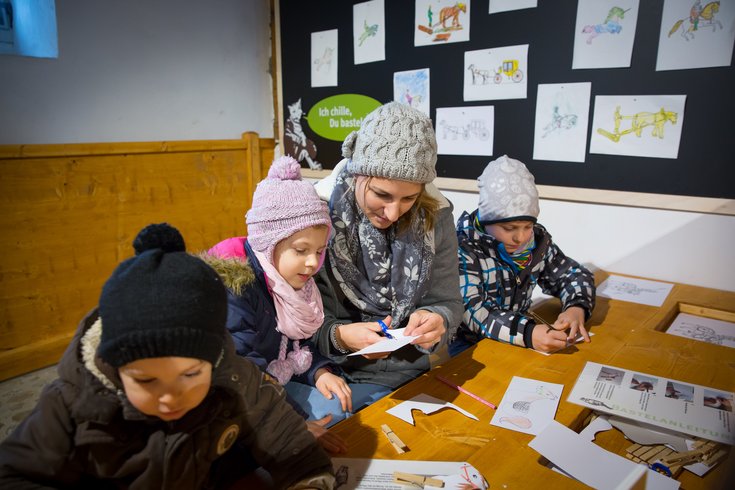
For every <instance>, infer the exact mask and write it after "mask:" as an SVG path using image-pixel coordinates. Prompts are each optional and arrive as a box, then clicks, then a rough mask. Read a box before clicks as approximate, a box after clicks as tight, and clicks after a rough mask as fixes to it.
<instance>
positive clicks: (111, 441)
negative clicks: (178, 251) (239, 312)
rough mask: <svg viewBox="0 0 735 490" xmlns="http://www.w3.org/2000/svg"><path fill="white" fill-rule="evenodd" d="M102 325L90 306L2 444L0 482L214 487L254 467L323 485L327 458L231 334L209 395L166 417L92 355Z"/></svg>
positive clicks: (280, 480)
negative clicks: (138, 402) (145, 405)
mask: <svg viewBox="0 0 735 490" xmlns="http://www.w3.org/2000/svg"><path fill="white" fill-rule="evenodd" d="M101 329H102V325H101V321H98V313H97V311H93V312H92V313H90V315H88V316H87V317H86V318H85V319H84V320H82V323H81V324H80V325H79V328H78V329H77V333H76V335H75V337H74V339H73V340H72V342H71V344H70V345H69V347H68V348H67V350H66V352H65V354H64V356H63V358H62V360H61V362H60V363H59V367H58V372H59V379H57V380H56V381H54V382H53V383H51V384H50V385H48V386H47V387H46V388H45V389H44V391H43V393H42V395H41V398H40V400H39V402H38V405H37V406H36V408H35V409H34V410H33V412H32V413H31V414H30V415H29V416H28V417H27V418H26V419H25V420H24V421H23V422H22V423H21V424H20V425H19V426H18V427H17V428H16V430H15V431H14V432H13V433H12V434H11V435H10V436H8V438H7V439H5V441H3V443H2V444H1V445H0V488H3V489H10V488H95V489H98V488H135V489H152V488H155V489H200V488H221V487H222V486H226V485H227V484H229V483H231V482H232V481H233V480H235V479H237V478H239V477H242V476H243V474H244V473H245V472H248V471H249V470H250V471H251V470H252V469H253V467H254V466H256V465H261V466H263V467H264V468H265V469H267V470H268V471H269V472H270V474H271V475H272V476H273V478H274V480H275V482H276V485H277V486H279V487H288V486H290V485H292V484H295V483H297V482H301V481H303V480H306V479H311V478H310V477H311V476H314V475H321V477H317V480H319V481H321V484H315V486H316V487H317V488H330V480H331V481H333V479H332V477H331V475H330V473H331V464H330V460H329V457H328V456H327V454H326V453H325V452H324V450H323V449H322V448H321V447H320V445H319V444H318V443H317V441H316V440H315V439H314V437H313V436H312V435H311V434H310V433H309V432H308V431H307V429H306V424H305V423H304V420H303V419H302V418H301V417H299V415H298V414H297V413H296V412H294V411H293V410H292V408H291V407H290V406H289V404H288V403H285V401H284V399H283V397H284V394H283V392H284V390H283V388H282V387H281V386H279V385H277V384H275V383H274V382H272V381H270V380H269V379H268V378H267V377H266V376H263V374H262V373H261V372H260V371H259V370H258V369H257V368H256V367H255V366H253V365H252V364H251V363H249V362H247V361H245V360H243V359H242V358H240V357H238V356H237V355H236V354H235V351H234V348H233V345H232V342H231V340H229V336H228V337H227V341H226V344H225V351H224V357H223V359H222V361H221V362H220V364H219V365H218V366H217V367H216V368H215V369H214V371H213V374H212V378H213V379H212V386H211V388H210V391H209V394H208V395H207V397H206V398H205V399H204V401H203V402H202V403H201V404H200V405H199V406H198V407H197V408H195V409H193V410H192V411H190V412H188V413H187V414H186V415H185V416H184V417H182V418H181V419H179V420H176V421H172V422H165V421H162V420H161V419H159V418H157V417H152V416H148V415H145V414H143V413H141V412H139V411H138V410H137V409H136V408H135V407H134V406H133V405H132V404H131V403H130V402H129V401H128V400H127V398H126V397H125V394H124V392H123V390H122V384H121V382H120V379H119V377H118V375H117V371H116V370H115V369H113V368H111V367H109V366H106V365H104V363H102V362H101V361H100V360H99V359H98V358H95V357H96V356H94V352H96V347H97V345H99V340H100V334H101ZM84 352H86V356H85V355H84V354H83V353H84ZM90 353H91V355H90ZM248 458H251V459H250V461H252V460H254V461H255V462H256V463H257V464H256V465H250V466H248V464H247V462H248ZM312 484H314V483H312Z"/></svg>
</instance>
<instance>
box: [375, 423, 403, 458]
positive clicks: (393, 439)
mask: <svg viewBox="0 0 735 490" xmlns="http://www.w3.org/2000/svg"><path fill="white" fill-rule="evenodd" d="M380 428H381V429H383V434H385V435H386V437H387V438H388V440H389V441H390V443H391V445H393V447H394V448H395V450H396V451H398V454H403V453H405V452H406V451H408V446H406V445H405V444H404V443H403V441H402V440H401V439H399V437H398V436H397V435H396V434H395V432H393V430H392V429H391V428H390V427H388V424H383V425H381V426H380Z"/></svg>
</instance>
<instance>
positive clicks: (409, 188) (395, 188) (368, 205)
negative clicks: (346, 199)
mask: <svg viewBox="0 0 735 490" xmlns="http://www.w3.org/2000/svg"><path fill="white" fill-rule="evenodd" d="M423 189H424V186H423V185H421V184H419V183H416V182H406V181H404V180H391V179H382V178H378V177H365V176H364V175H360V176H358V177H357V185H356V186H355V200H356V201H357V204H358V206H360V209H362V212H363V213H365V216H367V218H368V219H369V220H370V223H372V225H373V226H374V227H375V228H378V229H380V230H384V229H386V228H388V227H390V226H391V225H392V224H393V223H395V222H396V221H398V219H399V218H400V217H401V216H403V215H404V214H406V213H407V212H408V210H409V209H411V206H413V205H414V203H415V202H416V199H418V198H419V196H420V195H421V191H422V190H423Z"/></svg>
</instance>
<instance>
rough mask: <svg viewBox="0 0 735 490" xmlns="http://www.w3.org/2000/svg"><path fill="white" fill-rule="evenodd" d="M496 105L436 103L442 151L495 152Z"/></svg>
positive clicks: (463, 153)
mask: <svg viewBox="0 0 735 490" xmlns="http://www.w3.org/2000/svg"><path fill="white" fill-rule="evenodd" d="M494 121H495V108H494V107H493V106H475V107H441V108H439V107H437V109H436V144H437V152H438V153H439V154H441V155H488V156H492V154H493V134H494V130H495V126H494Z"/></svg>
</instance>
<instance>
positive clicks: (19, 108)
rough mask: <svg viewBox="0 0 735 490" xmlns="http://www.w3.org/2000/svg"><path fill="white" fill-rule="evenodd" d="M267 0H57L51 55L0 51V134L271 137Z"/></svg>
mask: <svg viewBox="0 0 735 490" xmlns="http://www.w3.org/2000/svg"><path fill="white" fill-rule="evenodd" d="M269 16H270V13H269V5H268V0H247V1H243V0H216V1H214V2H203V1H201V0H197V1H194V0H155V1H122V0H105V1H99V0H74V1H69V0H61V1H59V0H57V1H56V18H57V26H58V35H59V57H58V59H41V58H27V57H21V56H10V55H3V56H0V73H2V74H3V75H2V84H1V85H0V87H1V88H2V89H1V90H0V144H43V143H79V142H106V141H109V142H113V141H158V140H188V139H232V138H239V137H240V135H241V134H242V133H243V132H244V131H257V132H258V133H259V134H260V136H261V137H271V138H272V137H273V117H274V115H273V91H272V88H271V78H270V75H269V73H268V66H269V58H270V18H269Z"/></svg>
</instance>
